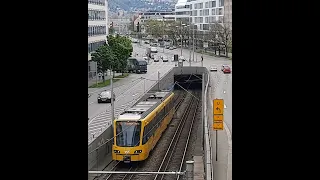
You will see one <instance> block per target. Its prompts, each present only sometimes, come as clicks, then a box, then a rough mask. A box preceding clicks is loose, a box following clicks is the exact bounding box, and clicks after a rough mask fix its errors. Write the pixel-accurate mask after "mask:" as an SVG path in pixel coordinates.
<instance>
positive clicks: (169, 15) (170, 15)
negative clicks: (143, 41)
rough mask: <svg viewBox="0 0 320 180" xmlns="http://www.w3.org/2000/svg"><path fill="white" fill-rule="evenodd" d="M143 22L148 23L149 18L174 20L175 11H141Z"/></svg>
mask: <svg viewBox="0 0 320 180" xmlns="http://www.w3.org/2000/svg"><path fill="white" fill-rule="evenodd" d="M139 16H140V21H141V24H144V23H146V22H147V21H148V20H158V21H162V20H164V21H174V20H175V12H174V11H147V12H141V13H139Z"/></svg>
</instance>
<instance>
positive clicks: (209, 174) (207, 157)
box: [203, 73, 213, 180]
mask: <svg viewBox="0 0 320 180" xmlns="http://www.w3.org/2000/svg"><path fill="white" fill-rule="evenodd" d="M203 78H204V77H203ZM209 82H210V74H209V73H207V83H206V86H205V91H204V99H203V100H204V103H203V105H204V108H203V109H204V114H203V116H204V167H205V168H204V169H205V174H206V176H205V179H206V180H212V179H213V165H212V163H211V162H212V156H211V152H212V146H211V139H210V137H211V134H210V130H209V127H208V115H207V98H208V86H209Z"/></svg>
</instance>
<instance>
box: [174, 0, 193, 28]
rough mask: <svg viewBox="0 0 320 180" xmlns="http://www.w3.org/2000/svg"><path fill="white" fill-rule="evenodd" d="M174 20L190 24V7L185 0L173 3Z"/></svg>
mask: <svg viewBox="0 0 320 180" xmlns="http://www.w3.org/2000/svg"><path fill="white" fill-rule="evenodd" d="M175 15H176V16H175V20H176V21H182V22H183V23H185V24H190V22H189V18H190V8H189V5H187V0H178V2H177V4H176V5H175Z"/></svg>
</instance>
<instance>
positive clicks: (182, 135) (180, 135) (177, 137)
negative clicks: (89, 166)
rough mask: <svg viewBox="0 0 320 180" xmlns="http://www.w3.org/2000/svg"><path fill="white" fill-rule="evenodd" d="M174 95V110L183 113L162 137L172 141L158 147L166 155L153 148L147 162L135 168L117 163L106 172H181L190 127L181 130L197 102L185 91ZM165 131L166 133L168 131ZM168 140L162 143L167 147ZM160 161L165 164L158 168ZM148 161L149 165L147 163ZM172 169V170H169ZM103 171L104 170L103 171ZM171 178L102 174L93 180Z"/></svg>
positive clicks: (165, 177) (178, 91) (179, 91)
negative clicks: (165, 135)
mask: <svg viewBox="0 0 320 180" xmlns="http://www.w3.org/2000/svg"><path fill="white" fill-rule="evenodd" d="M175 93H176V95H177V96H175V97H174V98H175V99H174V101H175V109H176V111H178V110H180V111H181V112H184V113H183V114H181V117H178V116H176V117H174V118H173V119H175V120H176V121H175V123H173V124H174V125H173V126H172V127H168V128H170V131H171V132H168V134H170V133H171V135H168V137H166V138H165V137H162V139H169V140H172V141H171V143H170V145H169V148H164V147H163V146H162V145H159V146H158V150H159V151H160V152H161V151H162V152H164V150H162V148H164V149H168V151H167V152H166V154H165V155H164V153H161V155H160V153H157V152H154V151H155V149H156V148H155V149H154V151H153V152H152V153H151V154H150V157H149V158H148V159H149V160H146V161H144V162H140V163H139V166H138V164H137V163H136V165H135V166H127V164H123V163H119V162H117V163H116V164H115V165H113V167H109V169H110V170H108V171H123V172H130V171H131V172H132V171H139V172H142V171H157V170H158V171H179V170H181V168H182V167H183V166H182V165H183V163H181V162H184V156H185V154H186V149H187V145H186V143H187V142H186V141H188V140H189V136H190V133H191V129H192V125H191V127H190V128H187V129H188V131H187V132H185V131H183V129H185V128H186V127H189V126H190V123H189V122H187V121H188V120H187V118H188V115H189V114H192V112H195V111H196V108H195V106H197V103H196V101H197V100H196V98H194V97H193V96H191V95H188V94H189V93H187V92H185V90H176V91H175ZM195 95H196V94H195ZM196 96H197V95H196ZM186 104H189V105H188V106H187V107H186V108H187V109H185V108H184V106H186ZM178 119H179V120H178ZM180 119H181V120H180ZM178 123H179V125H178ZM187 124H188V126H186V125H187ZM172 128H174V129H172ZM166 131H168V129H167V130H166ZM173 133H174V135H173ZM172 136H173V137H174V138H172ZM186 138H187V139H186ZM160 140H161V139H160ZM169 140H168V142H164V143H166V144H167V145H168V144H169V142H170V141H169ZM164 141H166V140H164ZM178 141H184V145H180V143H178ZM158 144H159V142H158ZM174 144H175V145H174ZM175 148H178V149H175ZM170 150H171V151H174V152H173V153H175V156H176V154H177V155H178V153H179V157H178V156H177V157H176V158H173V155H172V154H173V153H172V154H171V155H170V153H169V152H170ZM181 153H182V154H181ZM169 156H170V158H169ZM163 157H164V158H163ZM150 159H153V160H151V162H150ZM161 159H164V160H165V162H166V163H164V162H162V163H161V166H160V167H159V163H160V161H159V160H161ZM179 159H180V160H179ZM148 161H149V163H148ZM152 161H157V163H154V162H152ZM169 163H172V165H173V166H174V167H173V166H171V165H170V166H169V165H168V164H169ZM164 167H166V168H165V170H162V169H163V168H164ZM148 168H149V169H148ZM172 168H173V169H174V170H171V169H172ZM104 170H106V169H104ZM181 171H183V170H181ZM173 177H177V176H176V175H171V177H170V176H167V175H166V176H162V175H158V176H156V177H155V175H137V174H104V175H101V176H99V177H98V178H95V180H106V179H107V180H131V179H133V180H136V179H137V180H138V179H144V180H145V179H153V178H154V179H173Z"/></svg>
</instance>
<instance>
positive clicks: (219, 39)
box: [210, 22, 232, 57]
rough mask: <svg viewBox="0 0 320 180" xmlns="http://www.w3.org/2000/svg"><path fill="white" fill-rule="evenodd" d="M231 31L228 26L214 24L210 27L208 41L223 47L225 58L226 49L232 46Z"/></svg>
mask: <svg viewBox="0 0 320 180" xmlns="http://www.w3.org/2000/svg"><path fill="white" fill-rule="evenodd" d="M231 35H232V31H231V28H230V27H229V25H227V24H220V23H217V22H216V23H214V24H212V25H211V27H210V39H211V40H213V41H214V42H215V43H217V44H219V45H222V46H224V48H225V51H226V57H228V49H229V48H231V46H232V36H231Z"/></svg>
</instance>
